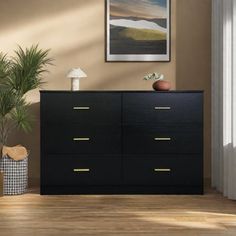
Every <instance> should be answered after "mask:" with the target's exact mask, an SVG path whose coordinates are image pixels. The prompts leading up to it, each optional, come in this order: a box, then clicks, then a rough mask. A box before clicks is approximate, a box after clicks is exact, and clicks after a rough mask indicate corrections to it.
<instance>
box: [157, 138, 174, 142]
mask: <svg viewBox="0 0 236 236" xmlns="http://www.w3.org/2000/svg"><path fill="white" fill-rule="evenodd" d="M154 140H155V141H171V138H154Z"/></svg>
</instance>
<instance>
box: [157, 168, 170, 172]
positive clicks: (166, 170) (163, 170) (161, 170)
mask: <svg viewBox="0 0 236 236" xmlns="http://www.w3.org/2000/svg"><path fill="white" fill-rule="evenodd" d="M154 171H155V172H171V169H169V168H166V169H161V168H157V169H154Z"/></svg>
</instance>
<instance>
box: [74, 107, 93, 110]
mask: <svg viewBox="0 0 236 236" xmlns="http://www.w3.org/2000/svg"><path fill="white" fill-rule="evenodd" d="M73 110H90V107H73Z"/></svg>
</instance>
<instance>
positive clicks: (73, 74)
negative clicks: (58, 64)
mask: <svg viewBox="0 0 236 236" xmlns="http://www.w3.org/2000/svg"><path fill="white" fill-rule="evenodd" d="M67 77H68V78H86V77H87V75H86V74H85V73H84V72H83V71H82V70H81V69H80V68H73V69H71V70H70V71H69V73H68V74H67Z"/></svg>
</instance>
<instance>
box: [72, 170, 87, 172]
mask: <svg viewBox="0 0 236 236" xmlns="http://www.w3.org/2000/svg"><path fill="white" fill-rule="evenodd" d="M73 171H74V172H89V171H90V169H73Z"/></svg>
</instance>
